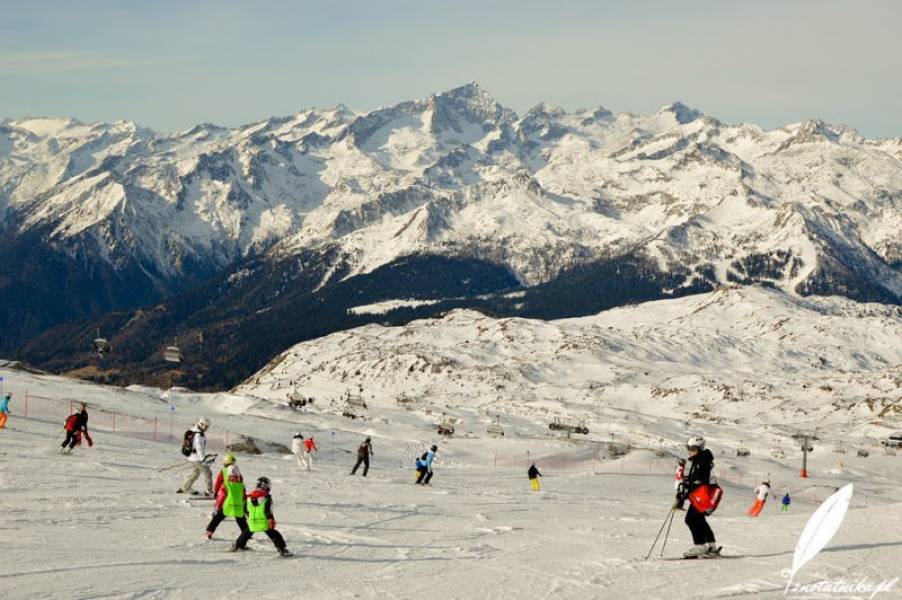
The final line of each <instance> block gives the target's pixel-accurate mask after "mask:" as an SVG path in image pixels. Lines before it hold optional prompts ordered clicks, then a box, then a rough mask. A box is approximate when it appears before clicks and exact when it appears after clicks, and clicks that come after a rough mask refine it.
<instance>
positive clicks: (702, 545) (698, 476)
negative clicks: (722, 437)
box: [677, 436, 720, 558]
mask: <svg viewBox="0 0 902 600" xmlns="http://www.w3.org/2000/svg"><path fill="white" fill-rule="evenodd" d="M686 448H687V450H688V452H689V461H690V462H691V463H692V465H691V466H690V467H689V473H688V474H687V475H686V477H685V478H684V479H683V485H682V486H680V490H679V492H678V496H677V500H678V501H679V500H683V501H685V500H686V499H687V498H690V497H691V496H692V495H693V494H694V493H696V492H697V491H699V492H700V491H702V490H701V488H702V487H703V486H709V485H710V483H711V471H712V470H713V469H714V455H713V454H711V451H710V450H708V449H707V448H705V439H704V438H702V437H701V436H693V437H690V438H689V440H688V441H687V442H686ZM686 525H687V526H688V527H689V531H690V532H692V541H693V543H694V544H695V546H693V547H692V548H691V549H689V550H687V551H686V552H685V553H683V556H684V557H686V558H698V557H700V556H717V555H718V554H719V553H720V550H719V548H718V547H717V542H716V541H715V539H714V532H713V531H711V526H710V525H708V520H707V518H706V514H705V512H702V511H701V510H699V509H698V508H697V507H696V505H695V502H690V503H689V509H688V510H687V511H686Z"/></svg>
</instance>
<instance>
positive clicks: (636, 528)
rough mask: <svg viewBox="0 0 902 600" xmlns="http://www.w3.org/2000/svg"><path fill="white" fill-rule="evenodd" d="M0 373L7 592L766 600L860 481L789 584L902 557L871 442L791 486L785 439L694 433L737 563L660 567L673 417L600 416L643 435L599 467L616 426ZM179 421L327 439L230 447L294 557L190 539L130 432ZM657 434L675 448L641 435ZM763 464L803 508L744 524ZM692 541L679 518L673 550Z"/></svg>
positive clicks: (227, 535) (890, 468) (820, 458)
mask: <svg viewBox="0 0 902 600" xmlns="http://www.w3.org/2000/svg"><path fill="white" fill-rule="evenodd" d="M0 376H2V377H3V378H4V380H5V381H4V389H5V390H7V391H11V392H12V393H13V404H12V410H13V414H12V417H11V419H10V423H9V428H8V429H7V430H5V431H2V432H0V465H2V468H0V489H2V490H3V493H2V494H0V513H2V514H3V515H4V517H5V518H4V519H3V522H2V523H3V524H2V527H3V529H4V531H3V539H4V540H5V541H6V543H5V544H4V548H5V550H6V551H5V552H4V553H3V560H2V561H0V597H2V598H73V599H74V598H197V597H199V596H203V597H211V596H212V597H222V596H226V595H228V596H230V597H231V596H242V595H248V594H252V595H253V596H254V597H259V598H288V597H302V598H314V599H318V598H323V599H327V598H424V597H426V598H536V597H539V598H541V597H557V598H577V599H578V598H586V599H589V598H666V599H672V598H711V597H734V596H744V597H750V598H776V597H780V596H781V595H782V591H783V587H784V585H785V579H783V577H782V576H781V572H782V571H783V570H784V569H787V568H788V567H789V566H790V565H791V562H792V553H793V549H794V547H795V544H796V540H797V538H798V535H799V534H800V532H801V531H802V528H803V527H804V525H805V522H806V520H807V518H808V516H809V515H810V514H811V513H812V512H813V510H814V509H815V508H816V505H817V503H818V502H819V500H820V499H822V498H823V497H825V496H826V495H828V494H829V493H831V492H832V490H833V489H835V488H836V487H838V486H840V485H843V484H844V483H846V482H853V483H855V485H856V495H855V498H854V499H853V503H852V509H851V510H850V511H849V513H848V516H847V517H846V520H845V523H844V524H843V526H842V528H841V529H840V531H839V533H838V534H837V536H836V537H835V538H834V540H833V541H832V542H831V544H830V545H829V547H828V548H827V549H826V550H825V551H824V552H822V553H821V554H820V555H819V556H818V557H817V558H816V559H815V560H814V561H812V562H811V563H810V564H809V565H807V566H806V567H805V568H804V569H803V570H802V572H801V573H800V575H799V577H798V579H799V580H800V581H801V582H803V583H804V582H814V581H818V580H821V579H830V580H834V579H839V578H853V579H854V578H859V577H867V578H869V579H871V580H877V581H880V580H883V579H891V578H893V577H896V576H898V575H899V565H900V564H902V561H900V559H902V514H900V510H899V507H900V504H899V503H900V502H902V484H900V477H899V475H900V474H902V463H900V462H899V460H900V459H899V458H896V457H893V456H887V455H884V454H882V453H879V452H876V451H872V453H871V455H870V457H868V458H866V459H865V458H859V457H856V456H855V455H854V453H850V454H846V455H842V456H841V457H840V456H838V455H836V454H833V453H831V452H829V451H828V450H827V449H826V448H823V447H822V446H820V445H819V444H817V445H818V447H817V448H816V450H815V452H814V453H813V454H812V455H811V457H810V459H811V460H810V465H809V468H810V470H811V474H812V477H811V478H810V479H809V480H804V481H802V480H799V479H798V477H797V467H798V464H797V459H798V452H795V453H793V450H792V448H790V447H789V446H788V445H787V446H785V449H786V453H787V455H788V456H787V458H786V460H777V459H774V458H773V457H770V456H769V455H767V454H766V453H761V452H757V451H756V452H753V454H752V456H751V457H750V458H748V459H740V458H737V457H736V456H735V455H733V453H732V451H731V446H733V445H736V444H738V443H739V438H738V436H739V435H741V434H742V433H741V432H738V431H736V430H735V428H733V427H732V426H729V425H726V424H717V423H708V424H705V426H704V428H703V429H704V432H705V434H706V435H707V436H708V437H709V439H711V440H712V442H711V444H710V446H711V448H712V450H713V451H714V453H715V455H716V459H717V467H716V473H717V474H718V475H720V474H721V473H723V474H724V475H725V477H724V480H723V481H724V487H725V488H726V497H725V500H724V502H723V503H722V504H721V507H720V508H719V510H718V512H717V513H716V515H715V516H714V517H713V518H712V526H713V528H714V531H715V533H716V534H717V537H718V541H719V542H720V543H722V544H723V545H724V554H725V555H726V556H727V557H728V558H723V559H715V560H705V561H694V562H687V561H679V560H678V561H669V560H661V559H660V557H659V556H658V553H657V552H656V553H655V554H654V555H653V559H652V560H649V561H646V560H643V556H644V555H645V553H646V552H647V551H648V548H649V546H650V544H651V541H652V539H653V538H654V536H655V534H656V532H657V531H658V529H659V527H660V525H661V521H662V519H663V518H664V516H665V515H666V513H667V510H668V507H669V505H670V502H671V497H672V481H671V473H672V469H673V466H674V460H673V456H672V455H669V451H670V450H673V451H679V448H678V447H677V445H676V444H677V440H678V439H680V438H681V437H682V436H683V435H684V430H685V421H683V420H682V419H683V418H684V416H682V415H674V417H672V418H668V417H664V416H654V415H651V414H645V415H643V414H640V413H636V414H635V419H629V418H625V417H623V416H621V417H613V416H612V417H610V419H611V421H612V422H613V421H614V420H615V418H617V419H619V426H620V427H621V433H620V434H619V435H618V437H617V441H618V443H623V442H625V441H627V440H629V439H630V438H631V432H632V431H635V433H636V434H637V435H636V436H635V439H634V440H633V442H634V443H633V447H632V449H631V450H630V452H629V453H627V454H626V455H625V456H623V457H620V458H612V457H611V452H610V447H609V446H608V445H607V444H606V443H605V442H604V440H605V439H607V433H605V435H604V436H599V435H597V434H596V432H595V431H594V430H593V432H592V433H591V434H590V436H587V437H588V438H589V439H588V440H585V439H583V440H576V439H573V440H568V439H566V438H565V437H561V436H558V435H551V434H550V432H549V431H548V430H547V428H546V427H544V425H543V424H540V423H536V422H534V421H533V420H531V419H529V418H526V417H522V416H517V415H505V416H504V417H503V420H502V422H503V423H504V426H505V433H506V435H505V436H504V437H503V438H491V437H488V436H487V435H486V434H485V429H484V423H483V422H482V421H481V420H480V419H477V418H473V419H470V420H467V419H462V421H461V422H460V423H459V424H458V426H457V429H458V431H457V436H456V437H454V438H452V439H438V438H437V437H436V435H435V433H434V424H435V421H436V419H437V418H438V415H436V414H432V415H427V414H425V413H422V412H418V411H411V410H408V409H407V408H404V407H402V406H387V405H386V406H380V407H379V408H378V410H376V409H375V408H372V407H371V408H370V409H369V411H368V417H367V418H366V419H363V420H361V419H354V420H350V419H345V418H342V417H341V416H339V415H338V414H337V413H334V412H331V411H330V410H328V409H327V408H326V406H319V407H318V408H316V409H314V410H313V411H311V412H308V413H296V412H291V411H289V410H288V409H286V408H283V407H282V406H280V405H279V404H277V403H275V402H272V401H270V400H266V399H259V398H254V397H250V396H248V395H246V394H195V393H192V392H190V391H187V390H170V391H160V390H155V389H151V388H131V389H128V390H122V389H118V388H110V387H103V386H97V385H93V384H88V383H84V382H78V381H72V380H68V379H64V378H60V377H55V376H50V375H41V374H35V373H28V372H24V371H21V370H12V369H9V368H0ZM26 391H27V392H28V394H29V399H30V405H29V416H28V418H25V417H24V416H23V414H22V413H23V408H24V407H23V405H22V401H23V398H24V395H25V392H26ZM70 400H74V401H82V400H86V401H88V402H89V403H90V410H91V411H92V412H91V414H92V417H91V426H92V430H93V436H94V440H95V446H94V447H93V448H79V449H76V451H75V452H73V454H72V455H70V456H62V455H59V454H58V453H57V452H56V450H55V445H56V444H58V443H59V439H60V438H59V437H57V439H56V440H54V436H57V434H58V433H59V431H60V424H61V423H62V420H63V419H64V417H65V415H66V413H67V410H68V401H70ZM317 402H322V403H325V402H326V400H325V399H323V400H318V401H317ZM173 406H174V407H176V409H175V411H174V413H173V411H172V409H171V407H173ZM114 411H115V414H118V421H116V422H115V424H113V422H112V420H111V416H112V415H113V414H114ZM171 414H174V415H175V417H173V418H174V420H175V435H176V436H178V435H180V433H181V430H183V429H184V426H186V424H188V423H190V422H191V421H192V420H194V419H195V418H196V417H197V416H199V415H201V414H204V415H207V416H208V417H209V418H210V419H211V421H212V427H211V430H210V445H211V447H212V450H213V451H218V452H221V444H222V441H223V436H224V434H225V431H229V432H230V433H231V435H233V436H234V435H235V434H236V433H240V434H243V435H247V436H251V437H254V438H255V439H257V440H260V441H264V440H266V441H270V442H274V443H286V444H287V443H288V442H289V441H290V435H291V432H292V431H293V430H301V431H302V432H304V433H305V434H306V435H310V434H313V435H314V436H315V438H316V439H317V440H318V443H319V445H320V447H321V452H319V453H318V454H317V456H316V463H315V468H314V471H313V472H311V473H305V472H301V471H300V470H299V469H298V467H297V465H296V463H295V462H294V460H293V459H292V458H291V457H290V456H286V455H283V454H279V453H277V452H273V453H265V454H262V455H257V456H248V455H244V454H239V457H238V462H239V465H240V467H241V469H242V472H243V473H244V474H245V477H246V478H247V479H248V480H251V481H253V480H255V479H256V477H258V476H261V475H266V476H268V477H270V478H271V479H272V481H273V496H274V501H275V516H276V520H277V522H278V528H279V530H280V531H281V532H282V533H283V535H284V536H285V538H286V540H287V542H288V547H289V548H290V549H291V550H292V551H293V552H294V553H295V556H294V557H293V558H290V559H281V558H277V557H276V554H275V551H274V549H273V548H272V545H271V544H270V542H269V540H268V539H266V538H265V537H262V539H255V541H252V542H251V548H252V551H250V552H247V553H243V554H240V555H236V554H232V553H229V552H227V548H228V546H229V544H230V542H231V541H232V540H233V539H234V537H235V536H236V535H237V528H236V527H235V525H234V523H232V522H230V521H226V522H225V523H223V524H222V526H221V527H220V528H219V530H218V531H217V533H216V536H215V537H214V539H213V541H212V542H205V541H203V540H202V533H203V531H204V529H205V526H206V523H207V521H208V519H209V513H210V510H211V506H210V504H211V503H210V502H209V501H204V500H188V499H186V498H185V497H184V496H182V495H177V494H175V493H174V491H175V489H176V487H177V486H178V485H179V482H180V480H181V477H182V474H180V473H178V470H177V469H175V470H173V471H167V472H162V473H161V472H158V469H159V468H161V467H164V466H168V465H170V464H174V463H177V462H178V461H179V458H180V455H179V454H178V442H177V441H173V440H168V439H166V437H167V434H164V433H161V432H158V436H157V437H158V439H157V440H156V441H154V439H153V434H152V432H151V431H150V430H149V429H146V428H144V425H140V424H139V423H149V422H155V423H157V422H161V423H165V422H166V421H165V419H168V418H170V415H171ZM473 416H474V417H475V416H476V413H475V412H474V413H473ZM139 419H144V421H139ZM154 419H157V421H153V420H154ZM114 427H115V429H116V432H115V433H114V432H113V431H112V429H113V428H114ZM160 429H164V428H163V427H162V426H161V427H160ZM332 432H334V435H332ZM648 432H654V433H657V434H658V435H659V436H660V437H661V438H662V439H665V438H666V441H667V442H669V443H672V444H673V447H672V448H671V447H670V446H669V445H668V444H662V443H658V444H655V443H652V442H650V441H649V442H646V441H645V439H646V436H647V435H648ZM365 435H371V436H372V437H373V441H374V452H375V456H374V459H373V467H372V469H371V471H370V475H369V477H368V478H366V479H363V478H361V477H359V476H357V477H350V476H348V474H347V473H348V471H349V470H350V466H351V465H352V463H353V451H354V449H355V448H356V445H357V444H358V443H359V442H360V441H361V440H362V438H363V437H364V436H365ZM599 437H602V438H603V439H599ZM749 441H750V440H746V442H747V443H748V442H749ZM433 442H435V443H438V444H439V446H440V448H439V452H438V460H437V463H436V466H435V473H436V474H435V478H434V479H433V485H432V486H431V487H429V488H421V487H417V486H414V485H413V482H412V471H411V466H410V465H411V463H412V460H413V457H414V456H415V455H416V454H418V453H419V452H421V451H422V450H423V449H424V448H425V447H427V446H428V445H429V444H431V443H433ZM527 453H529V454H527ZM837 458H841V459H842V460H843V462H844V466H843V468H842V469H839V468H838V465H837V462H838V461H837ZM533 459H535V460H536V461H537V465H538V467H539V469H540V470H541V471H542V472H543V474H544V475H545V478H544V479H543V485H544V488H543V491H541V492H540V493H532V492H530V491H529V486H528V482H527V480H526V468H527V466H528V461H529V460H533ZM218 464H219V463H217V465H218ZM768 474H769V476H770V477H771V479H772V480H773V481H774V492H775V493H776V494H782V493H783V492H784V491H786V490H789V491H790V492H791V493H792V494H793V497H794V498H795V501H794V503H793V505H792V507H791V510H790V512H789V513H788V514H781V513H780V512H779V511H778V503H777V501H776V499H771V500H770V501H769V503H768V505H767V506H766V508H765V510H764V512H763V514H762V516H761V517H760V518H759V519H757V520H752V519H749V518H748V517H745V516H744V511H745V509H746V508H747V507H748V505H749V504H751V502H752V499H753V493H752V487H753V486H754V485H757V483H759V481H760V479H761V478H762V477H764V476H766V475H768ZM740 481H742V482H743V483H742V484H740V483H739V482H740ZM734 482H735V483H734ZM689 545H690V539H689V535H688V531H687V529H686V528H685V526H684V525H683V524H682V523H681V522H679V521H676V522H675V523H674V525H673V529H672V531H671V534H670V540H669V541H668V544H667V547H666V551H665V557H667V558H674V557H678V556H679V555H680V554H681V553H682V551H684V550H685V549H687V548H688V546H689ZM895 593H896V594H898V593H899V590H896V591H895ZM878 597H893V595H892V594H888V595H883V596H878Z"/></svg>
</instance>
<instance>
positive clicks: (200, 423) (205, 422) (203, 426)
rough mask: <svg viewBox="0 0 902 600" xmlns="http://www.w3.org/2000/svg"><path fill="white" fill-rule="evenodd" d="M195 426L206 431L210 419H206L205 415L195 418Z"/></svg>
mask: <svg viewBox="0 0 902 600" xmlns="http://www.w3.org/2000/svg"><path fill="white" fill-rule="evenodd" d="M197 427H198V428H199V429H202V430H203V431H206V430H207V429H209V428H210V419H208V418H207V417H201V418H199V419H198V420H197Z"/></svg>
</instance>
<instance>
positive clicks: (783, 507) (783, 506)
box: [780, 492, 792, 512]
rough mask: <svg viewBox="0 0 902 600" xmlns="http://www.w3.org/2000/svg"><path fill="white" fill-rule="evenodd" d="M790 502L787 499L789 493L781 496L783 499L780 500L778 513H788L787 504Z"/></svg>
mask: <svg viewBox="0 0 902 600" xmlns="http://www.w3.org/2000/svg"><path fill="white" fill-rule="evenodd" d="M791 502H792V500H790V499H789V492H786V494H785V495H784V496H783V499H782V500H780V512H789V504H790V503H791Z"/></svg>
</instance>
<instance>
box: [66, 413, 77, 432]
mask: <svg viewBox="0 0 902 600" xmlns="http://www.w3.org/2000/svg"><path fill="white" fill-rule="evenodd" d="M78 425H79V418H78V415H69V416H68V417H67V418H66V431H77V430H78Z"/></svg>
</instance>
